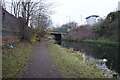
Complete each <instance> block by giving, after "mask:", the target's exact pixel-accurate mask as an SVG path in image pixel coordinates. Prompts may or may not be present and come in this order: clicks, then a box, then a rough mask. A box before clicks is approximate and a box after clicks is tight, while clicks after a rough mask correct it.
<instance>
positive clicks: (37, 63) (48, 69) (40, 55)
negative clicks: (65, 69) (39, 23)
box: [22, 40, 62, 78]
mask: <svg viewBox="0 0 120 80" xmlns="http://www.w3.org/2000/svg"><path fill="white" fill-rule="evenodd" d="M47 45H48V42H47V41H43V40H42V41H41V42H40V43H39V45H38V47H37V48H36V50H35V52H33V53H32V56H31V57H30V60H29V61H28V64H27V66H26V67H25V70H24V71H23V73H22V78H62V75H61V74H60V71H59V69H58V68H57V67H56V65H55V63H54V61H53V60H52V59H51V56H50V55H49V53H48V49H47Z"/></svg>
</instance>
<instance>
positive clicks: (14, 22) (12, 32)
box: [2, 9, 22, 45]
mask: <svg viewBox="0 0 120 80" xmlns="http://www.w3.org/2000/svg"><path fill="white" fill-rule="evenodd" d="M21 28H22V22H21V20H20V19H18V18H16V17H14V16H13V15H12V14H10V13H8V12H7V11H6V10H4V9H2V44H3V45H4V44H11V43H15V42H18V41H20V39H21V34H20V33H21Z"/></svg>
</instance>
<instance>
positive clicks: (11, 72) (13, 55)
mask: <svg viewBox="0 0 120 80" xmlns="http://www.w3.org/2000/svg"><path fill="white" fill-rule="evenodd" d="M34 47H35V44H31V43H28V42H19V43H16V44H14V48H8V47H7V46H4V48H3V50H2V77H3V78H17V77H18V76H19V74H20V73H21V72H22V69H23V68H24V66H25V64H26V62H27V60H28V59H29V56H30V55H31V52H32V50H33V49H34Z"/></svg>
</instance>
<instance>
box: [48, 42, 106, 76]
mask: <svg viewBox="0 0 120 80" xmlns="http://www.w3.org/2000/svg"><path fill="white" fill-rule="evenodd" d="M49 53H50V55H51V56H52V58H53V60H54V61H55V63H56V64H57V66H58V68H59V69H60V71H61V73H62V74H63V76H64V77H65V78H105V76H104V75H103V74H102V73H100V69H99V68H97V67H96V66H95V65H94V64H91V63H84V62H83V61H82V57H81V56H79V55H77V54H72V53H70V52H68V51H67V50H66V49H64V48H62V47H60V46H59V45H57V44H53V43H52V42H50V43H49Z"/></svg>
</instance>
